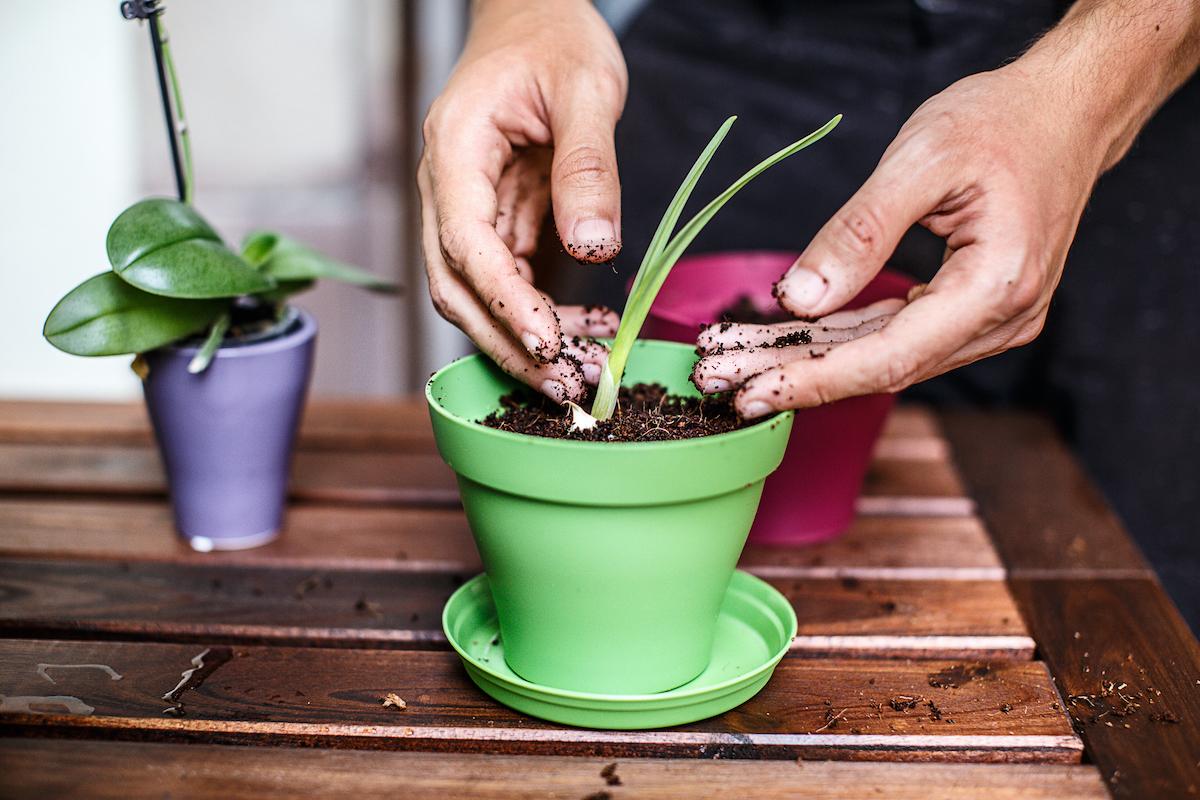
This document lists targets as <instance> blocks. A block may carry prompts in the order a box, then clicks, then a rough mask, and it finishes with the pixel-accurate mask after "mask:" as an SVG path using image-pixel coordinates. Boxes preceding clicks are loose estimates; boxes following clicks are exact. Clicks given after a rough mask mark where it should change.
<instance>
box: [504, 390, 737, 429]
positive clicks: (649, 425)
mask: <svg viewBox="0 0 1200 800" xmlns="http://www.w3.org/2000/svg"><path fill="white" fill-rule="evenodd" d="M500 404H501V405H502V406H503V408H502V410H500V411H496V412H493V413H491V414H489V415H488V416H487V417H486V418H484V419H483V420H481V422H482V424H484V425H486V426H488V427H489V428H496V429H497V430H502V431H512V432H513V433H523V434H526V435H529V436H544V437H547V438H550V439H573V440H578V441H585V442H666V441H672V440H675V439H693V438H696V437H698V436H713V435H715V434H718V433H728V432H729V431H732V430H737V429H738V428H743V427H747V426H749V425H753V424H757V421H751V422H742V421H741V420H739V419H738V415H737V411H736V410H734V407H733V396H732V394H723V395H712V396H708V397H703V398H701V397H682V396H680V395H672V394H668V393H667V390H666V387H664V386H662V385H660V384H657V383H639V384H636V385H634V386H632V387H628V388H627V387H621V393H620V395H619V396H618V398H617V410H616V411H615V412H614V413H613V416H612V419H607V420H603V421H601V422H599V423H597V424H596V426H595V427H594V428H592V429H591V430H586V431H581V430H571V429H570V428H571V412H570V411H569V410H568V409H567V408H566V407H564V406H560V405H558V404H557V403H555V402H553V401H552V400H549V399H547V398H545V397H542V396H541V395H537V396H535V395H534V394H533V393H532V392H530V391H528V390H520V391H517V392H514V393H512V394H509V395H505V396H504V397H502V398H500ZM582 405H583V407H584V408H585V409H586V408H590V407H591V398H590V397H589V398H588V399H587V400H585V402H584V403H583V404H582Z"/></svg>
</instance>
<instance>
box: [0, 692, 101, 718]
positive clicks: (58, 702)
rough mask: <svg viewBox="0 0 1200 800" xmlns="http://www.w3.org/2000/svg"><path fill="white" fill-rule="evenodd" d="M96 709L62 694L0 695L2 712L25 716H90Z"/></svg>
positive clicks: (0, 709) (76, 698)
mask: <svg viewBox="0 0 1200 800" xmlns="http://www.w3.org/2000/svg"><path fill="white" fill-rule="evenodd" d="M95 710H96V709H95V708H94V707H92V706H89V705H88V704H87V703H85V702H83V701H82V700H80V699H79V698H78V697H70V696H68V695H62V694H49V695H13V696H11V697H6V696H5V695H2V694H0V711H10V712H13V713H23V714H75V715H78V716H88V715H90V714H92V712H94V711H95Z"/></svg>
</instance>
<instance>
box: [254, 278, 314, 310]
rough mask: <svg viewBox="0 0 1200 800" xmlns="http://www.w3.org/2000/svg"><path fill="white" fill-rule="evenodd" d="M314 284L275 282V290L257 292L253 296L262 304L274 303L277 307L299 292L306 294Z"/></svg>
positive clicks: (309, 282) (311, 282) (310, 282)
mask: <svg viewBox="0 0 1200 800" xmlns="http://www.w3.org/2000/svg"><path fill="white" fill-rule="evenodd" d="M315 284H316V281H276V282H275V288H274V289H269V290H267V291H265V292H259V293H258V294H256V295H254V296H255V297H257V298H258V299H259V300H262V301H263V302H264V303H274V304H276V305H278V304H279V303H282V302H284V301H285V300H287V299H288V298H289V297H291V296H292V295H295V294H300V293H301V292H307V291H308V290H309V289H311V288H312V287H313V286H314V285H315Z"/></svg>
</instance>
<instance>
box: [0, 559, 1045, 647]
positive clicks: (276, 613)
mask: <svg viewBox="0 0 1200 800" xmlns="http://www.w3.org/2000/svg"><path fill="white" fill-rule="evenodd" d="M467 577H468V575H464V574H455V573H429V572H425V573H396V572H393V571H340V570H320V571H311V572H310V571H306V570H293V569H283V568H264V567H252V566H246V567H218V566H206V565H181V564H155V563H136V564H133V563H128V562H113V561H42V560H33V559H29V560H7V561H0V631H3V630H7V631H9V633H10V635H14V634H20V635H30V636H38V637H45V636H68V637H78V636H105V637H117V638H137V639H168V640H171V639H174V640H182V641H206V640H212V639H214V638H215V639H221V638H227V639H233V640H238V641H243V642H275V643H300V644H302V643H311V644H321V645H322V646H327V647H328V646H334V647H336V646H367V645H371V646H379V647H401V646H406V645H412V644H421V643H429V642H440V629H441V623H440V619H441V609H442V606H443V604H444V603H445V601H446V599H447V598H448V597H449V596H450V594H451V593H452V592H453V591H454V590H455V589H456V588H457V587H458V586H459V585H461V583H462V582H463V581H464V580H465V579H466V578H467ZM769 582H770V583H772V584H773V585H774V586H775V587H776V588H777V589H779V590H780V591H781V592H783V593H784V595H785V596H786V597H788V599H789V600H790V601H791V602H792V604H793V606H794V608H795V609H796V615H797V618H798V620H799V634H800V635H801V636H803V637H808V636H823V637H853V638H848V639H846V640H845V641H847V642H861V641H863V639H862V638H860V637H894V638H893V639H876V640H875V641H895V642H914V641H917V640H914V639H912V637H926V638H925V639H922V640H920V641H923V642H926V643H936V642H939V641H941V642H945V643H953V645H954V647H953V649H952V651H951V652H952V653H954V654H958V653H961V652H964V651H967V650H971V649H975V648H971V647H969V646H966V645H964V644H963V643H964V642H967V641H970V640H973V639H975V638H976V637H983V640H984V641H985V642H986V643H987V647H984V648H979V649H984V650H1001V649H1003V644H1004V643H1013V642H1015V643H1017V644H1016V645H1015V647H1014V649H1012V650H1011V651H1010V652H1009V653H1008V654H1007V657H1008V658H1016V659H1021V658H1028V657H1029V654H1030V652H1031V648H1030V647H1029V645H1028V643H1027V640H1026V639H1025V638H1024V637H1027V636H1028V631H1027V629H1026V628H1025V626H1024V624H1023V622H1022V621H1021V618H1020V615H1019V614H1018V613H1017V611H1016V607H1015V605H1014V603H1013V600H1012V597H1011V596H1010V595H1009V593H1008V589H1007V587H1006V586H1005V584H1004V583H1003V582H1002V581H930V580H922V581H898V580H864V579H858V578H853V577H844V578H840V579H834V580H829V579H813V578H792V577H771V578H770V579H769ZM928 637H950V638H947V639H937V638H928ZM996 637H1000V638H996ZM1004 637H1015V638H1004ZM828 641H839V640H837V639H830V640H828ZM925 646H926V645H920V646H910V647H908V648H906V649H905V650H904V651H902V652H901V653H900V655H901V656H902V657H906V656H907V655H908V654H909V652H911V651H913V650H919V651H921V652H924V650H922V647H925ZM881 654H886V653H883V652H881ZM997 657H1000V655H999V654H997Z"/></svg>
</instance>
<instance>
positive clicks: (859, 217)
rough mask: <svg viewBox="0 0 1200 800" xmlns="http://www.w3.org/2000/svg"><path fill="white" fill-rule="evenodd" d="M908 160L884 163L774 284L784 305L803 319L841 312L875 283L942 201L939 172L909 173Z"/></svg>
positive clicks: (911, 171)
mask: <svg viewBox="0 0 1200 800" xmlns="http://www.w3.org/2000/svg"><path fill="white" fill-rule="evenodd" d="M903 160H904V159H903V157H902V156H901V157H898V158H893V159H888V158H885V160H884V161H882V162H880V164H879V166H878V167H877V168H876V170H875V172H874V173H873V174H872V175H871V177H870V178H868V179H867V182H866V183H864V184H863V185H862V188H860V189H859V190H858V191H857V192H856V193H855V194H854V196H853V197H851V198H850V200H849V201H847V203H846V204H845V205H844V206H842V208H841V209H840V210H839V211H838V212H837V213H836V214H835V215H834V216H833V218H832V219H830V220H829V221H828V222H826V223H825V225H824V226H823V227H822V228H821V230H820V231H818V232H817V235H816V237H814V238H813V240H812V241H811V242H810V243H809V245H808V247H807V248H805V250H804V252H803V253H801V254H800V257H799V258H798V259H796V263H795V264H793V265H792V266H791V268H790V269H788V271H787V273H786V274H784V276H783V278H781V279H780V281H779V282H778V283H777V284H776V285H775V296H776V298H778V300H779V303H780V305H782V306H783V307H784V308H786V309H787V310H788V311H790V312H792V313H793V314H795V315H797V316H799V317H821V316H824V315H826V314H829V313H831V312H834V311H837V310H838V309H839V308H841V307H842V306H844V305H845V304H846V303H848V302H849V301H850V300H851V299H853V298H854V296H855V295H856V294H858V293H859V292H860V291H862V289H863V287H865V286H866V285H867V284H868V283H870V282H871V279H872V278H874V277H875V275H876V274H877V273H878V272H879V270H880V269H881V268H882V267H883V264H884V262H885V261H887V259H888V258H890V257H891V255H892V253H893V252H894V251H895V249H896V245H898V244H899V243H900V239H901V237H903V236H904V234H905V232H906V231H907V230H908V229H909V228H910V227H911V226H912V225H913V224H914V223H915V222H917V221H918V220H920V219H922V218H923V217H925V216H926V215H927V214H928V213H929V212H930V210H932V208H933V207H934V206H935V205H936V204H937V203H938V202H939V200H940V197H941V196H942V190H943V187H942V185H941V183H940V181H939V180H938V176H937V173H936V171H931V170H929V169H917V170H910V169H909V167H908V166H905V165H903V164H902V163H900V162H902V161H903Z"/></svg>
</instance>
